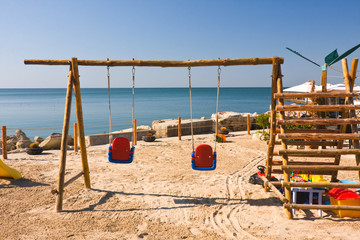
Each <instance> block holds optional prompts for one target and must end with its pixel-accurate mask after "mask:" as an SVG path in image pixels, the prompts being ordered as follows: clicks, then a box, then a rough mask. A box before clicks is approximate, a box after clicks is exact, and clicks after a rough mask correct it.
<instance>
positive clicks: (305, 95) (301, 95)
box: [274, 92, 360, 99]
mask: <svg viewBox="0 0 360 240" xmlns="http://www.w3.org/2000/svg"><path fill="white" fill-rule="evenodd" d="M359 95H360V93H359V92H351V93H346V92H317V93H275V94H274V98H276V99H289V98H316V97H323V98H324V97H337V98H340V97H342V98H345V97H357V96H359Z"/></svg>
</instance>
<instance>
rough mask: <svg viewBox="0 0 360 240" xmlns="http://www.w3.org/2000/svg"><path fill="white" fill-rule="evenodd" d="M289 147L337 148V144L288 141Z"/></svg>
mask: <svg viewBox="0 0 360 240" xmlns="http://www.w3.org/2000/svg"><path fill="white" fill-rule="evenodd" d="M287 145H289V146H333V147H334V146H336V145H337V142H329V141H287Z"/></svg>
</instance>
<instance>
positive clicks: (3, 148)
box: [1, 126, 7, 159]
mask: <svg viewBox="0 0 360 240" xmlns="http://www.w3.org/2000/svg"><path fill="white" fill-rule="evenodd" d="M1 129H2V155H3V158H4V159H7V144H6V126H2V128H1Z"/></svg>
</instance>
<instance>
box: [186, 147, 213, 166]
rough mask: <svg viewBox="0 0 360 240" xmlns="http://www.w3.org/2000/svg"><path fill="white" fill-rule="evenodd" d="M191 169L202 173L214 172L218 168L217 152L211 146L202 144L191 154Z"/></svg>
mask: <svg viewBox="0 0 360 240" xmlns="http://www.w3.org/2000/svg"><path fill="white" fill-rule="evenodd" d="M191 168H192V169H194V170H200V171H212V170H215V168H216V152H214V153H213V151H212V148H211V146H209V145H207V144H200V145H199V146H197V147H196V148H195V151H193V152H192V153H191Z"/></svg>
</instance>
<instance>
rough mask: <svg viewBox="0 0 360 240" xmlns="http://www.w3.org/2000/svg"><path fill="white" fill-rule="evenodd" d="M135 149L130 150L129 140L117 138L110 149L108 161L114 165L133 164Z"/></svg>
mask: <svg viewBox="0 0 360 240" xmlns="http://www.w3.org/2000/svg"><path fill="white" fill-rule="evenodd" d="M134 150H135V147H132V148H130V142H129V140H128V139H127V138H124V137H117V138H115V139H114V141H113V142H112V145H111V146H110V147H109V154H108V155H109V156H108V159H109V161H110V162H114V163H131V162H132V161H133V156H134Z"/></svg>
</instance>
